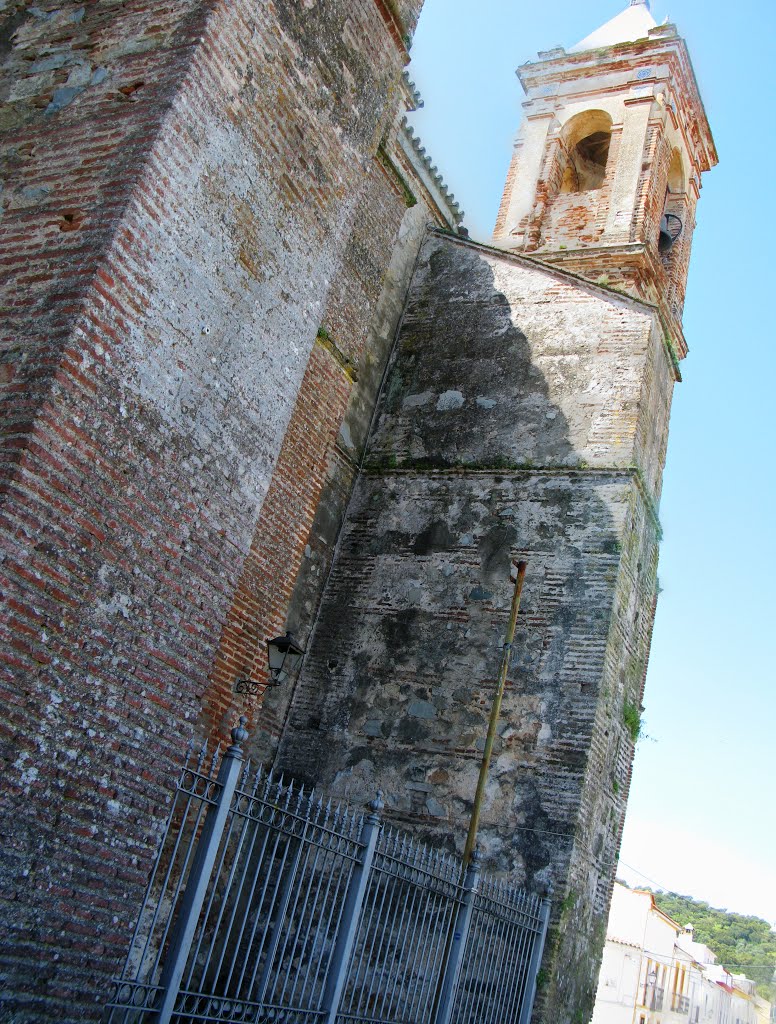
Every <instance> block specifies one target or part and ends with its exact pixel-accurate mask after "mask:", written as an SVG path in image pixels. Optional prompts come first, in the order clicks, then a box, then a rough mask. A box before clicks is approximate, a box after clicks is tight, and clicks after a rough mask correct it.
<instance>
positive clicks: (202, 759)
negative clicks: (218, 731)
mask: <svg viewBox="0 0 776 1024" xmlns="http://www.w3.org/2000/svg"><path fill="white" fill-rule="evenodd" d="M206 757H207V740H205V742H204V743H203V744H202V746H201V747H200V749H199V757H198V758H197V771H198V772H199V771H202V765H203V764H204V763H205V758H206Z"/></svg>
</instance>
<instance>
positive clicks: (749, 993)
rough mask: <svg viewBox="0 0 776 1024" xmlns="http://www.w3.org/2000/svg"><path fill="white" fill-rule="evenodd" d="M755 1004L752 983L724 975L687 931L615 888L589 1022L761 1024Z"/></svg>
mask: <svg viewBox="0 0 776 1024" xmlns="http://www.w3.org/2000/svg"><path fill="white" fill-rule="evenodd" d="M760 1002H762V1001H760ZM757 1003H758V1000H757V996H756V992H755V986H754V982H752V981H750V980H749V979H748V978H746V977H745V976H744V975H731V974H729V973H728V972H727V971H726V970H725V969H724V967H722V966H721V965H720V964H718V963H717V961H716V957H715V956H714V954H713V953H712V952H711V950H710V949H709V948H708V946H705V945H703V943H700V942H695V940H694V937H693V929H692V926H691V925H688V926H687V927H686V928H682V927H681V926H680V925H679V924H677V922H676V921H674V920H672V919H671V918H670V917H669V916H668V915H667V914H664V913H663V912H662V911H661V910H660V909H659V908H658V907H657V905H656V904H655V898H654V896H653V895H652V893H651V892H643V891H641V890H638V889H628V888H627V887H626V886H624V885H620V884H619V883H616V884H615V887H614V893H613V896H612V906H611V910H610V913H609V924H608V927H607V933H606V945H605V946H604V954H603V960H602V962H601V973H600V975H599V978H598V991H597V994H596V1002H595V1009H594V1011H593V1019H592V1024H758V1005H757ZM761 1012H762V1011H761Z"/></svg>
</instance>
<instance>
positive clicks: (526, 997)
mask: <svg viewBox="0 0 776 1024" xmlns="http://www.w3.org/2000/svg"><path fill="white" fill-rule="evenodd" d="M549 923H550V898H549V896H545V897H544V899H543V900H542V909H541V924H540V926H539V932H538V933H537V934H536V935H535V936H534V944H533V949H532V950H531V962H530V963H529V965H528V977H527V979H526V983H525V989H524V990H523V1005H522V1006H521V1007H520V1019H519V1020H518V1024H529V1021H530V1020H531V1014H532V1012H533V1004H534V999H536V983H537V981H538V979H539V968H540V967H541V964H542V955H543V953H544V943H545V940H546V938H547V926H548V924H549Z"/></svg>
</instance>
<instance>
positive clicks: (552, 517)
mask: <svg viewBox="0 0 776 1024" xmlns="http://www.w3.org/2000/svg"><path fill="white" fill-rule="evenodd" d="M593 300H594V301H592V302H591V294H590V290H589V289H588V288H587V287H586V286H584V285H579V284H577V283H574V282H568V281H565V280H561V279H558V278H557V277H553V275H551V274H549V273H547V272H545V271H543V270H540V269H539V268H535V267H532V266H530V265H529V264H527V263H525V262H519V261H510V260H509V259H507V258H504V257H499V256H497V255H494V254H492V253H489V252H488V251H487V250H483V249H481V248H479V247H476V246H472V245H466V244H461V243H460V242H455V241H453V240H451V239H449V238H445V237H443V236H440V235H432V236H431V238H430V239H429V241H428V242H427V243H426V246H425V250H424V255H423V256H422V258H421V262H420V265H419V268H418V271H417V273H416V277H415V280H414V283H413V287H412V290H411V294H410V298H409V303H408V307H407V310H406V314H405V317H404V321H403V325H402V328H401V331H400V335H399V339H398V344H397V347H396V351H395V353H394V355H393V357H392V364H391V367H390V370H389V373H388V376H387V378H386V383H385V386H384V388H383V391H382V394H381V396H380V400H379V405H378V415H377V418H376V423H375V428H374V430H373V433H372V437H371V440H370V443H369V449H368V454H367V461H366V471H365V473H364V474H363V475H362V476H361V478H360V479H359V481H358V482H357V485H356V488H355V491H354V494H353V497H352V500H351V503H350V506H349V509H348V513H347V517H346V521H345V524H344V526H343V529H342V533H341V535H340V541H339V546H338V550H337V554H336V557H335V560H334V565H333V568H332V572H331V575H330V578H329V580H328V583H327V586H326V590H325V593H324V597H323V602H322V605H321V609H320V614H319V616H318V619H317V622H316V624H315V629H314V633H313V636H312V638H311V642H310V644H309V648H308V650H309V653H308V656H307V659H306V663H305V667H304V671H303V675H302V678H301V679H300V681H299V683H298V685H297V688H296V692H295V694H294V698H293V703H292V706H291V711H290V715H289V719H288V723H287V727H286V730H285V733H284V735H283V737H282V740H281V744H280V749H279V752H278V756H277V764H278V765H279V766H280V767H281V768H282V769H283V770H284V771H287V772H290V773H291V774H292V775H295V776H296V777H298V778H300V779H302V780H304V781H305V782H306V783H308V784H312V785H316V786H319V787H320V788H322V789H324V790H328V791H329V792H331V793H334V794H336V795H337V796H340V797H344V798H345V799H347V800H349V801H351V802H355V803H362V802H365V801H366V800H368V799H370V798H371V797H372V796H373V794H374V792H375V790H376V789H378V788H380V789H382V790H383V792H384V794H385V800H386V803H387V814H388V815H389V816H390V817H392V818H393V819H394V820H398V821H401V822H402V823H403V824H404V825H405V826H406V825H409V826H410V827H412V828H413V829H414V830H415V831H416V832H417V834H418V835H419V837H421V838H422V839H424V840H428V841H431V842H432V843H434V844H435V845H437V846H440V845H442V846H445V847H446V848H448V849H450V850H453V849H455V850H457V851H458V852H459V853H460V851H461V849H462V847H463V842H464V838H465V834H466V829H467V826H468V819H469V814H470V811H471V800H472V797H473V794H474V791H475V786H476V779H477V773H478V770H479V763H480V759H481V751H482V748H483V743H484V737H485V733H486V728H487V718H488V715H489V711H490V704H491V699H492V694H493V689H494V685H495V680H496V677H497V673H498V667H499V662H500V656H501V650H500V648H501V644H502V643H503V633H504V629H505V627H506V621H507V617H508V611H509V604H510V600H511V594H512V586H511V583H510V582H509V570H510V563H511V561H512V560H513V559H517V558H518V557H524V558H527V559H528V561H529V571H528V577H527V581H526V588H525V592H524V600H523V607H522V610H521V615H520V618H519V621H518V630H517V635H516V642H515V652H514V656H513V661H512V666H511V670H510V674H509V682H508V689H507V693H506V695H505V700H504V704H503V713H502V719H501V723H500V725H499V732H498V739H497V743H496V747H495V750H494V757H493V762H492V769H491V776H490V781H489V785H488V789H487V793H486V801H485V807H484V811H483V818H482V829H481V846H482V849H483V853H484V856H485V862H486V863H487V865H488V866H489V867H490V868H491V869H494V870H497V871H500V872H503V874H504V875H505V876H507V877H509V879H510V880H511V881H513V882H515V883H517V884H523V885H527V886H528V887H529V888H531V889H540V890H541V889H544V888H545V887H546V886H547V884H548V883H553V884H554V887H555V891H556V892H558V893H561V894H562V895H566V893H567V892H570V891H572V890H573V891H579V892H581V894H582V897H583V898H582V899H581V900H580V901H579V902H578V903H576V901H575V900H572V901H571V904H570V905H569V909H570V907H571V906H573V905H574V904H575V903H576V907H575V909H574V912H573V916H574V919H575V926H576V927H577V930H578V932H579V934H578V936H577V938H576V939H573V940H572V941H573V942H574V943H575V944H577V945H578V946H579V947H580V948H582V947H584V946H585V942H586V941H587V940H586V939H585V938H584V934H585V933H587V931H588V929H589V927H590V925H591V920H592V913H593V910H594V906H596V907H597V908H598V910H599V912H600V909H601V905H602V903H603V904H605V903H606V901H607V899H608V886H609V882H608V876H609V874H610V873H611V871H612V870H613V863H614V858H615V856H616V849H617V843H618V835H619V827H620V821H621V816H622V811H623V809H624V802H625V795H626V793H627V784H628V775H629V766H630V761H631V755H632V745H631V743H630V740H629V739H628V738H627V736H626V733H625V730H624V726H623V706H624V704H626V703H635V704H636V705H638V703H639V701H640V687H641V681H642V677H643V659H644V657H645V652H646V645H647V643H648V637H649V627H650V621H648V620H649V616H643V617H642V620H641V621H639V618H638V606H639V604H640V597H643V593H642V594H640V593H639V592H638V589H639V588H637V587H630V584H628V586H629V587H630V589H629V590H628V592H627V593H625V592H624V591H623V594H624V596H622V595H620V596H619V600H618V607H619V608H621V614H622V615H623V616H625V617H626V618H627V617H630V619H629V624H628V625H627V626H626V629H625V632H626V633H627V631H628V630H630V632H631V636H630V639H629V640H628V641H627V644H628V647H627V649H626V648H625V647H623V645H622V641H621V640H619V641H617V640H615V641H613V643H614V644H615V648H614V650H612V649H611V647H610V655H611V654H612V653H613V654H614V656H613V657H612V656H610V657H609V658H606V657H605V656H606V652H607V642H608V639H609V636H610V625H611V621H612V615H613V602H614V599H615V594H616V592H617V590H618V587H619V588H621V587H622V584H621V582H620V581H621V580H623V579H625V578H626V574H624V573H622V572H621V570H620V565H621V559H622V560H623V562H625V561H626V560H627V561H630V562H632V563H633V564H632V566H631V567H630V570H629V572H628V573H627V579H628V580H630V581H632V579H633V577H634V576H635V577H639V576H640V574H641V569H642V567H646V568H645V572H644V573H643V574H641V577H643V578H642V579H641V583H640V587H641V590H642V591H643V592H646V591H647V590H650V588H651V587H653V586H654V570H655V568H656V543H655V538H652V540H650V538H649V536H648V531H647V532H646V533H645V532H644V531H643V530H642V531H640V533H639V532H638V531H637V530H636V525H635V524H636V513H635V512H634V504H635V502H634V494H635V488H634V486H633V481H632V476H631V475H630V473H629V472H627V471H624V470H622V469H617V468H615V469H613V470H611V471H609V470H608V469H607V468H606V466H605V463H606V461H607V457H606V456H604V457H603V459H602V462H601V465H600V466H598V467H596V471H595V472H590V471H588V469H587V467H586V457H589V456H590V452H589V450H588V447H587V446H588V444H589V442H590V438H591V436H592V434H593V433H594V431H595V424H596V421H597V417H598V415H599V411H600V410H601V409H605V408H606V407H607V406H608V404H610V402H611V397H612V396H611V394H610V392H611V391H612V390H616V388H617V387H618V386H619V384H618V380H617V377H616V375H613V381H612V384H611V388H609V391H607V388H606V387H603V386H602V387H600V388H599V389H598V391H597V392H596V390H595V389H591V388H590V387H589V385H590V382H591V381H593V380H594V378H595V377H596V375H597V374H600V373H601V372H602V369H603V370H604V371H605V370H606V367H605V366H603V367H602V363H601V359H600V356H599V351H598V350H599V345H598V340H599V335H598V334H597V329H596V325H597V324H599V325H600V324H602V323H603V327H601V329H602V330H605V329H606V324H605V323H604V321H605V318H606V310H607V308H608V307H614V305H615V303H613V302H611V301H608V300H607V299H605V298H603V297H598V298H597V299H596V297H595V296H593ZM613 312H614V313H616V312H617V311H616V310H613ZM615 320H616V318H615ZM613 322H614V321H613ZM582 395H584V396H585V401H586V403H587V404H583V402H582V401H581V396H582ZM596 403H598V405H596ZM607 454H608V453H607ZM615 454H617V453H615ZM625 464H626V465H627V461H626V463H625ZM615 465H617V464H616V463H615ZM626 533H627V534H628V536H629V537H630V538H631V539H630V540H629V541H628V542H627V543H626ZM642 548H643V549H644V550H642ZM653 549H654V550H653ZM637 566H638V567H637ZM631 573H632V575H631ZM650 593H651V590H650ZM621 634H622V631H621V630H618V631H616V635H617V636H618V637H621ZM618 644H619V646H617V645H618ZM639 649H643V652H644V653H643V654H642V655H641V661H639V657H633V655H634V652H636V653H637V654H638V650H639ZM594 734H595V735H596V737H597V738H596V741H595V743H594V740H593V737H594ZM591 750H593V751H594V752H593V753H592V754H591ZM580 955H581V954H579V953H577V954H572V959H578V958H579V956H580ZM595 955H597V954H595ZM569 984H571V985H572V986H573V985H575V984H576V982H574V981H570V982H569Z"/></svg>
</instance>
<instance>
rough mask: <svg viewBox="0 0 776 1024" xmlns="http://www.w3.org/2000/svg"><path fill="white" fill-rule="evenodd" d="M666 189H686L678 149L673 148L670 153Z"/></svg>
mask: <svg viewBox="0 0 776 1024" xmlns="http://www.w3.org/2000/svg"><path fill="white" fill-rule="evenodd" d="M668 191H669V192H671V193H677V192H686V191H687V185H686V184H685V180H684V164H683V163H682V154H681V153H680V152H679V150H678V149H675V150H674V151H673V153H672V154H671V163H670V164H669V166H668Z"/></svg>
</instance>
